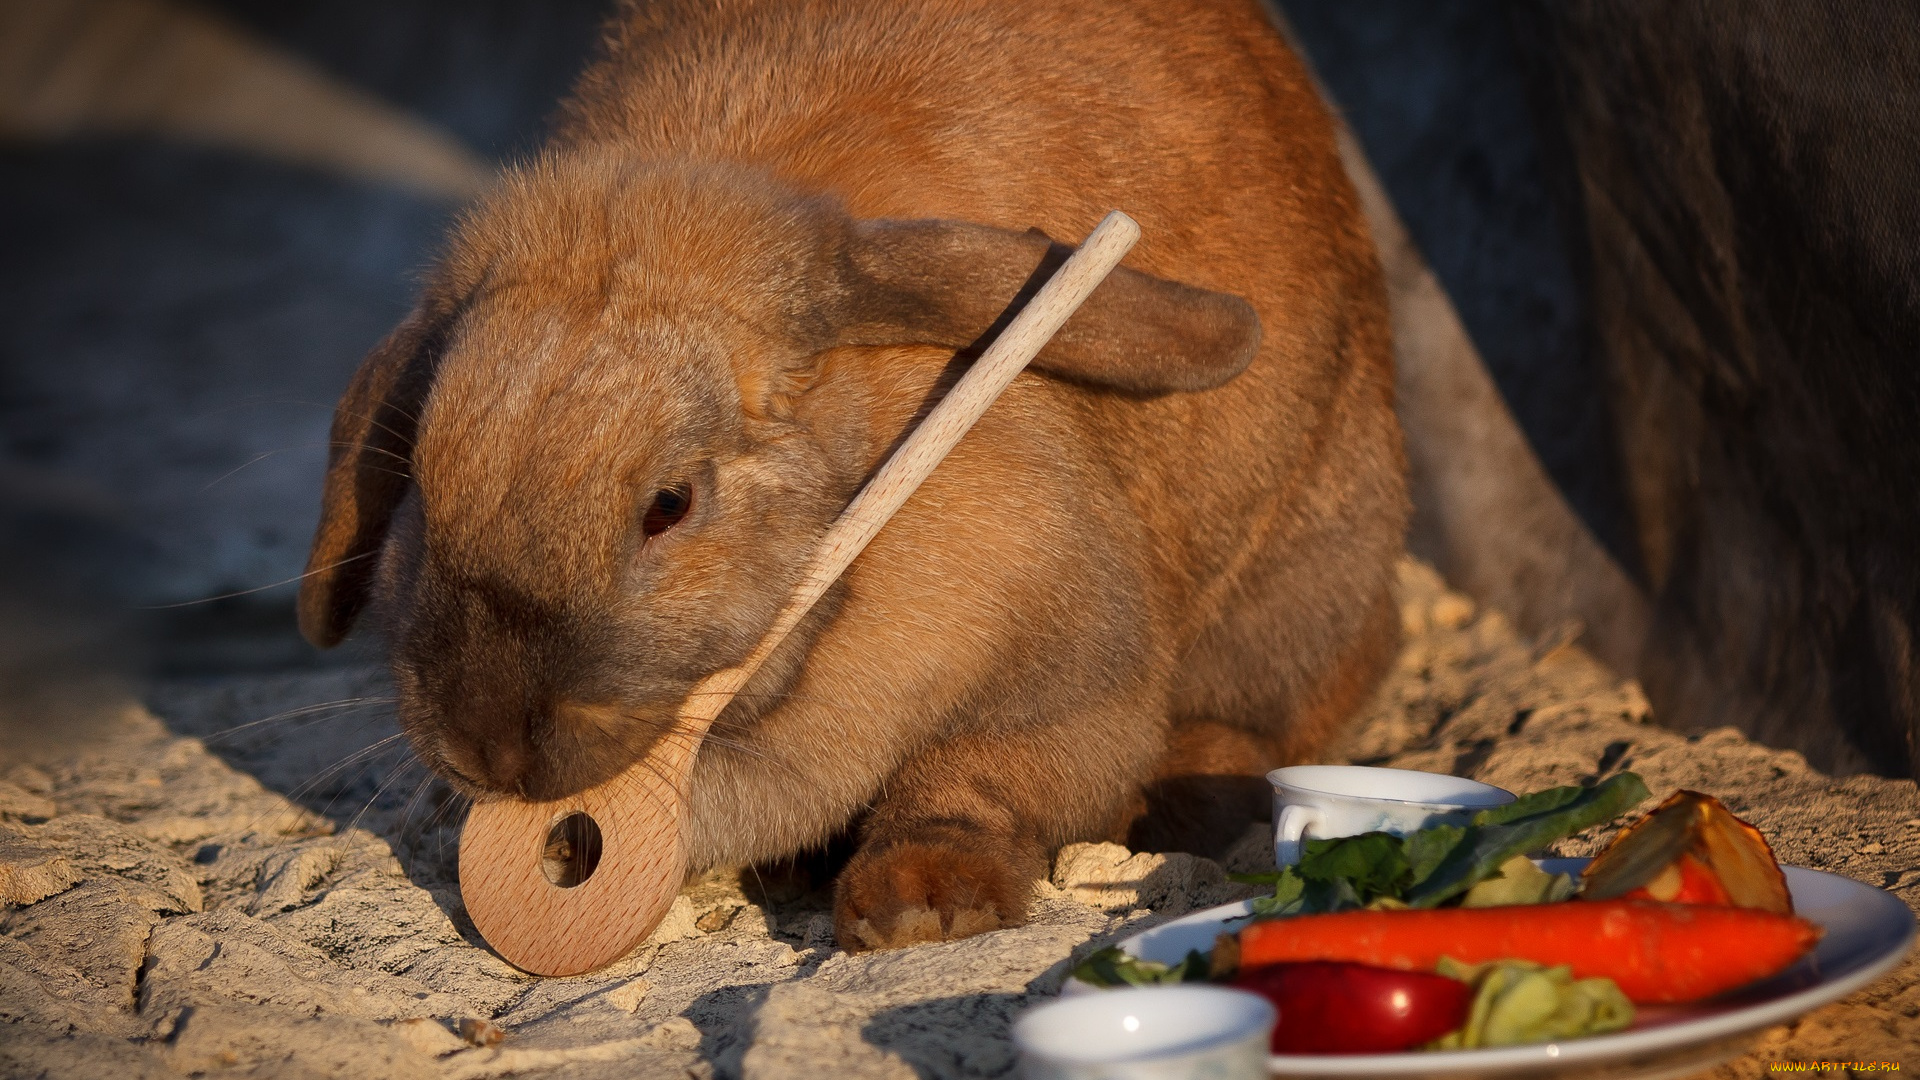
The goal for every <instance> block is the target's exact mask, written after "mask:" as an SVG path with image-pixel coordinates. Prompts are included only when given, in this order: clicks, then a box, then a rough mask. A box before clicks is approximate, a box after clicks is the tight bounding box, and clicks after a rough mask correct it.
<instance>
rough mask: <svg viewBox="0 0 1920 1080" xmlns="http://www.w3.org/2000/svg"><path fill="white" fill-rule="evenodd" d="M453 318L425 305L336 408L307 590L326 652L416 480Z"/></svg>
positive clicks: (364, 368) (361, 593) (353, 611)
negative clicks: (420, 440) (419, 441)
mask: <svg viewBox="0 0 1920 1080" xmlns="http://www.w3.org/2000/svg"><path fill="white" fill-rule="evenodd" d="M453 314H454V312H453V307H452V305H443V304H440V303H437V302H436V301H435V299H434V298H433V297H432V296H429V297H428V298H426V299H423V300H422V301H421V303H420V306H419V307H417V308H415V309H414V312H413V314H411V315H409V316H407V318H406V320H405V321H404V322H402V323H401V324H400V325H399V326H398V327H395V328H394V330H393V332H392V333H390V334H388V335H387V337H386V339H385V340H383V341H381V342H380V344H378V345H376V346H374V348H373V351H372V352H370V353H368V354H367V358H366V359H365V360H363V361H361V363H360V370H359V371H357V372H355V373H354V376H353V382H352V383H350V384H349V385H348V386H347V392H346V393H345V394H344V395H342V397H341V398H340V404H339V405H337V406H335V408H334V413H333V434H332V439H331V442H330V446H331V449H330V450H329V451H328V454H327V479H326V484H325V486H324V488H323V489H322V493H321V501H320V527H319V528H318V529H316V530H315V531H314V535H313V550H312V551H311V552H310V553H309V554H308V556H307V572H306V575H305V576H304V577H303V578H302V579H301V581H300V605H299V606H300V632H301V634H303V635H305V637H306V639H307V640H308V641H310V642H312V643H313V644H314V645H315V646H317V647H319V648H322V649H327V648H332V647H333V646H335V645H338V644H339V643H340V640H341V639H342V638H344V637H346V636H347V631H348V630H350V629H352V628H353V621H354V619H355V618H357V617H358V616H359V614H360V611H361V609H362V608H364V607H365V606H366V603H367V593H368V590H369V588H370V587H371V586H372V584H373V577H374V571H375V570H376V569H377V567H378V563H379V553H380V545H381V543H382V541H384V540H385V539H386V535H387V526H388V524H389V523H390V522H391V521H392V520H393V511H394V508H395V507H396V506H398V505H399V504H400V500H401V499H402V498H403V497H405V495H406V493H407V487H408V485H409V484H411V483H412V480H413V441H414V435H415V432H416V429H417V428H418V425H419V419H420V408H421V405H422V404H423V403H424V402H425V401H426V396H427V390H428V389H429V388H430V387H431V386H432V385H433V372H434V368H435V367H436V366H437V365H438V364H439V360H440V352H441V350H442V348H443V347H444V346H445V343H446V336H447V333H448V330H449V328H450V326H451V324H452V322H453Z"/></svg>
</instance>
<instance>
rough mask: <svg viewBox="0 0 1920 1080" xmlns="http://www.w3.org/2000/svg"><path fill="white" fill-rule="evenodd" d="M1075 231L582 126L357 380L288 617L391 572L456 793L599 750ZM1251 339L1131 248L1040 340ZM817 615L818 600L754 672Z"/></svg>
mask: <svg viewBox="0 0 1920 1080" xmlns="http://www.w3.org/2000/svg"><path fill="white" fill-rule="evenodd" d="M1065 253H1066V249H1064V248H1062V247H1060V246H1059V245H1055V244H1051V243H1050V241H1049V240H1048V239H1047V238H1046V237H1045V236H1043V235H1040V234H1039V233H1036V232H1019V231H1013V230H1007V229H1001V228H993V227H988V226H984V225H976V224H966V223H956V222H946V221H931V220H927V221H897V220H856V219H854V218H852V217H850V216H849V215H848V213H847V212H846V211H845V209H844V208H843V207H842V206H841V204H840V203H839V202H838V201H837V200H835V199H833V198H831V197H829V196H825V195H821V194H817V193H812V192H807V191H801V190H796V189H794V188H793V187H791V186H789V185H786V184H783V183H781V182H779V181H777V180H775V179H774V178H772V177H771V176H769V175H767V174H765V173H762V172H757V171H754V170H750V169H746V168H741V167H734V166H724V165H693V164H684V163H681V164H642V163H635V162H632V161H626V160H621V159H618V158H613V157H596V156H593V155H591V154H581V153H576V154H573V155H571V156H567V157H549V158H547V159H544V160H542V161H540V162H538V163H536V164H533V165H530V166H527V167H525V168H522V169H520V170H517V171H515V172H512V173H510V174H508V175H507V176H506V177H505V178H504V179H503V180H502V181H501V183H500V184H499V185H498V187H497V188H496V189H495V190H494V191H493V192H492V193H491V194H490V196H489V197H487V198H486V199H485V200H483V201H482V203H481V204H480V205H479V206H478V207H477V208H476V209H475V210H474V211H473V212H472V213H471V214H469V215H468V216H467V218H466V219H465V221H464V222H463V223H462V224H461V226H460V227H459V228H458V229H457V230H456V231H455V234H454V236H453V238H452V241H451V243H450V246H449V249H448V252H447V254H446V255H445V257H444V258H443V259H442V261H441V263H440V264H439V266H438V268H437V270H436V272H435V273H434V275H433V277H432V278H431V280H430V282H429V284H428V286H427V288H426V290H425V292H424V295H423V298H422V300H421V301H420V303H419V306H418V307H417V308H416V310H415V311H414V312H413V314H412V315H411V316H410V317H409V318H408V319H407V320H406V321H405V322H403V323H402V324H401V325H400V327H399V328H398V329H396V330H395V331H394V332H393V333H392V334H391V335H390V336H389V337H388V338H387V339H386V340H385V341H383V342H382V343H381V344H380V345H379V346H378V347H377V348H375V349H374V351H373V353H372V354H371V355H370V356H369V357H368V358H367V359H366V361H365V362H364V364H363V365H362V367H361V369H360V371H359V372H358V374H357V375H356V376H355V377H354V379H353V382H352V384H351V386H350V387H349V389H348V390H347V393H346V395H345V397H344V398H343V399H342V401H341V403H340V406H339V408H338V411H337V412H336V414H335V418H334V426H333V448H332V455H331V461H330V467H329V471H328V475H327V479H326V485H325V495H324V505H323V509H322V516H321V522H320V526H319V529H318V532H317V535H316V537H315V541H314V545H313V551H312V555H311V559H310V562H309V566H308V576H307V577H306V579H305V581H304V583H303V586H302V590H301V596H300V620H301V628H302V630H303V632H304V633H305V634H306V635H307V637H308V638H309V639H310V640H311V641H313V642H314V643H315V644H317V645H321V646H328V645H332V644H334V643H336V642H337V641H339V640H340V639H341V638H342V637H343V636H344V635H345V634H346V633H347V631H348V630H349V629H350V628H351V626H352V624H353V622H354V621H355V619H356V617H357V616H358V615H359V614H360V613H361V611H362V610H363V608H366V607H367V606H368V604H369V601H376V602H375V603H374V605H373V606H374V608H375V609H376V610H378V611H380V612H382V613H383V615H384V621H385V623H386V625H387V628H388V630H389V633H390V636H391V647H392V658H393V668H394V672H395V677H396V682H397V684H398V689H399V694H400V718H401V721H402V723H403V725H404V726H405V728H406V730H407V732H408V734H409V736H410V737H411V738H412V740H413V742H414V744H415V746H416V748H417V749H418V750H419V751H420V753H421V755H422V757H423V758H424V759H425V760H427V761H428V762H429V763H430V764H432V765H433V766H434V767H435V768H436V769H438V770H439V771H440V772H441V773H442V774H443V775H445V776H447V777H448V778H449V779H450V780H452V781H453V782H454V783H456V784H457V785H459V786H461V787H462V788H464V789H466V790H467V791H469V792H470V793H474V794H482V793H510V794H514V795H518V796H521V797H527V798H539V799H546V798H554V797H558V796H560V795H563V794H567V793H569V792H572V791H576V790H579V789H581V788H583V787H586V786H589V785H591V784H594V783H597V782H599V781H602V780H605V779H607V778H609V777H610V776H612V775H613V774H615V773H617V772H618V771H620V770H621V769H623V768H625V767H626V766H628V765H629V764H631V763H632V762H633V761H635V760H637V759H638V758H639V757H640V756H641V755H642V754H643V753H645V751H646V750H647V748H648V747H649V746H650V745H651V744H652V743H653V741H654V740H656V739H658V738H659V737H660V736H661V733H662V732H663V730H664V729H665V727H666V724H667V722H668V721H669V720H671V718H672V717H673V715H674V714H675V712H676V711H677V710H678V709H679V707H680V706H681V704H682V702H683V701H684V699H685V697H686V695H687V693H688V691H689V690H690V689H691V688H692V687H693V686H694V684H695V683H696V682H698V681H699V680H700V679H701V678H702V677H704V676H706V675H708V674H710V673H712V672H713V671H715V670H718V669H720V668H722V667H725V666H728V665H731V664H734V663H737V662H739V661H740V660H742V659H744V658H745V657H746V655H747V654H748V653H749V652H750V651H752V649H753V647H754V646H755V645H756V644H757V643H758V641H759V640H760V638H761V636H762V635H763V634H764V633H765V631H766V630H767V628H768V626H769V625H770V624H771V623H772V621H773V618H774V616H775V614H776V613H777V611H778V610H779V609H780V607H781V605H782V604H783V603H784V602H785V600H786V598H787V597H788V595H789V594H790V593H791V592H792V591H793V589H794V587H795V585H796V584H797V582H798V578H799V575H800V574H801V572H802V571H803V570H804V568H805V566H806V564H807V561H808V557H809V556H810V554H811V552H812V548H813V546H814V544H815V543H816V542H817V540H818V539H819V538H820V536H821V535H822V534H823V533H824V532H825V530H826V529H827V527H828V526H829V525H830V523H831V522H832V521H833V519H834V518H835V516H836V515H837V514H838V513H839V512H840V511H841V509H842V508H843V507H844V506H845V504H846V502H847V500H848V499H849V497H850V496H851V495H852V494H853V492H854V491H856V490H857V489H858V487H859V484H860V483H861V482H862V480H863V479H864V478H865V477H866V476H867V475H868V474H869V473H870V472H871V470H872V469H873V468H874V467H875V466H876V465H877V464H878V462H879V461H880V460H881V459H882V458H883V457H884V456H885V454H886V453H887V451H888V450H889V449H890V447H891V446H892V445H893V444H894V442H895V441H896V440H897V438H898V437H899V436H900V435H901V433H902V432H901V430H900V426H901V422H902V419H903V418H905V417H908V416H911V415H913V413H914V410H915V409H916V408H918V407H919V406H920V405H922V404H924V402H923V401H921V400H919V398H920V397H922V396H924V389H923V388H924V386H925V382H924V381H921V382H919V383H915V384H912V385H915V386H918V387H921V388H922V389H919V390H915V391H913V395H914V400H911V401H907V402H905V403H904V404H903V403H902V402H901V401H900V400H898V397H899V395H898V394H890V393H888V392H887V391H886V389H885V388H886V387H888V386H891V385H896V384H897V385H907V383H905V382H902V381H900V380H894V381H891V382H890V381H889V379H888V378H887V377H886V372H887V371H888V370H889V369H891V368H900V367H902V366H915V367H917V368H918V369H919V370H922V371H924V370H925V368H926V366H927V365H929V364H931V365H932V366H934V367H935V368H938V366H939V365H940V364H941V363H943V362H948V361H950V360H951V359H952V357H953V355H954V350H964V349H968V348H970V347H975V346H978V345H981V344H983V342H984V341H985V340H990V336H991V335H992V334H993V333H995V332H996V331H997V329H998V322H997V320H1000V319H1002V317H1003V316H1004V315H1005V314H1006V313H1007V310H1008V307H1009V304H1010V302H1011V301H1014V300H1015V299H1016V297H1017V296H1018V295H1019V294H1021V293H1022V292H1023V290H1027V291H1030V290H1031V289H1032V288H1035V287H1037V285H1038V283H1039V282H1040V281H1043V280H1044V278H1045V276H1046V274H1047V273H1048V272H1049V271H1050V269H1051V268H1052V267H1053V266H1054V265H1057V263H1058V261H1059V260H1060V259H1061V258H1063V257H1064V255H1065ZM1258 339H1259V325H1258V321H1257V319H1256V317H1255V315H1254V313H1253V310H1252V308H1251V307H1250V306H1249V305H1248V304H1246V303H1245V302H1244V301H1242V300H1240V299H1238V298H1236V297H1231V296H1226V295H1223V294H1220V293H1213V292H1207V291H1203V290H1199V289H1194V288H1190V287H1187V286H1184V285H1180V284H1176V283H1173V282H1168V281H1164V280H1161V279H1158V278H1153V277H1149V276H1147V275H1144V274H1140V273H1136V272H1133V271H1130V270H1126V269H1121V270H1118V271H1116V272H1115V274H1114V276H1113V277H1111V278H1109V280H1108V281H1107V282H1106V283H1105V284H1104V285H1102V286H1101V288H1100V289H1099V290H1098V291H1097V292H1096V293H1095V294H1094V297H1093V298H1092V299H1091V300H1090V301H1089V302H1088V303H1087V304H1086V305H1085V306H1084V307H1083V308H1082V309H1081V310H1080V312H1079V313H1077V314H1076V315H1075V316H1074V317H1073V319H1071V320H1070V321H1069V322H1068V324H1067V325H1066V327H1065V328H1064V329H1063V330H1062V331H1061V333H1060V334H1059V335H1058V336H1057V337H1056V338H1055V339H1054V342H1053V343H1052V344H1051V345H1050V346H1049V347H1048V348H1047V349H1046V350H1045V351H1043V352H1042V353H1041V354H1040V357H1039V358H1038V359H1037V360H1036V361H1035V364H1034V366H1035V367H1036V368H1037V369H1040V370H1041V371H1043V372H1046V373H1048V374H1049V375H1051V376H1053V377H1058V378H1063V379H1067V380H1072V381H1076V382H1080V383H1083V384H1087V385H1090V386H1093V387H1098V388H1101V389H1102V391H1103V392H1112V393H1118V394H1130V395H1151V394H1159V393H1167V392H1173V391H1182V390H1195V389H1202V388H1206V387H1210V386H1215V385H1218V384H1220V383H1222V382H1224V381H1226V380H1228V379H1230V378H1232V377H1233V376H1234V375H1235V374H1237V373H1238V372H1239V371H1240V370H1241V369H1242V368H1243V367H1245V365H1246V364H1247V363H1248V361H1249V360H1250V359H1251V358H1252V357H1253V355H1254V352H1255V349H1256V347H1257V344H1258ZM963 359H964V354H963ZM969 481H970V482H977V483H982V484H991V483H993V482H994V478H993V477H990V476H980V477H977V478H969ZM1005 527H1007V528H1018V527H1019V523H1018V522H1007V523H1006V524H1005ZM832 615H833V601H832V598H831V597H829V599H828V601H826V602H824V603H823V604H822V605H821V607H820V608H818V609H816V611H815V613H814V614H813V615H812V616H810V617H809V619H808V620H807V622H806V623H805V624H803V625H802V627H801V628H800V629H799V630H798V631H796V633H795V634H794V636H793V637H792V638H790V639H789V642H788V644H787V645H786V646H784V647H783V648H782V649H781V650H780V653H779V654H777V655H776V658H775V661H774V662H773V663H772V664H770V665H769V669H768V671H767V672H766V673H765V675H764V677H763V681H766V682H770V683H772V684H774V685H776V686H777V684H778V683H779V682H780V680H782V679H783V678H788V677H790V676H791V674H792V673H793V672H794V671H796V670H797V669H798V666H799V665H800V664H802V663H804V658H805V655H806V651H807V647H808V643H809V642H810V641H811V640H813V639H814V636H815V635H817V634H819V633H821V632H823V628H825V627H826V626H828V625H829V624H830V623H831V620H832ZM756 685H759V684H756ZM767 700H769V698H768V697H767V696H755V695H747V696H743V697H742V698H741V699H739V700H737V701H736V702H735V703H734V705H733V706H731V711H730V712H729V714H728V716H729V718H730V719H731V720H733V721H736V722H741V723H748V722H751V720H752V717H753V715H754V713H755V710H756V709H758V708H761V707H763V706H764V703H765V702H766V701H767Z"/></svg>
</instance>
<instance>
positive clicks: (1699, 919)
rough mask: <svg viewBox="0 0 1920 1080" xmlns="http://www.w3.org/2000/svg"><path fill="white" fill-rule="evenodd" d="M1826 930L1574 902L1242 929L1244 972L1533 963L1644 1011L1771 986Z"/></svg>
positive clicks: (1653, 905) (1707, 911)
mask: <svg viewBox="0 0 1920 1080" xmlns="http://www.w3.org/2000/svg"><path fill="white" fill-rule="evenodd" d="M1820 934H1821V930H1820V928H1819V927H1818V926H1815V925H1814V924H1812V923H1810V922H1808V921H1806V920H1805V919H1801V918H1797V917H1795V916H1792V915H1781V914H1776V913H1774V912H1771V911H1760V910H1758V909H1754V908H1732V907H1704V906H1700V905H1696V904H1663V903H1659V902H1656V901H1647V900H1574V901H1568V902H1566V903H1560V904H1524V905H1516V906H1513V907H1490V908H1433V909H1428V910H1408V911H1342V912H1336V913H1334V914H1331V915H1295V916H1293V917H1291V918H1285V919H1271V920H1268V921H1265V922H1257V923H1254V924H1252V925H1250V926H1248V927H1246V928H1245V929H1243V930H1241V931H1240V966H1241V967H1242V968H1254V967H1260V966H1263V965H1266V964H1279V963H1285V962H1288V961H1296V960H1348V961H1353V962H1356V963H1362V964H1374V965H1377V966H1380V967H1388V968H1398V969H1400V970H1402V971H1432V970H1433V969H1434V967H1435V965H1437V964H1438V963H1439V962H1440V958H1441V957H1442V956H1450V957H1452V958H1453V959H1455V960H1458V961H1460V962H1462V963H1466V964H1479V963H1485V962H1486V961H1488V960H1507V959H1516V960H1532V961H1534V962H1535V963H1539V964H1547V965H1551V966H1559V965H1561V964H1565V965H1567V966H1568V967H1571V968H1572V969H1573V976H1574V978H1576V979H1585V978H1591V977H1594V976H1601V977H1604V978H1608V979H1612V980H1613V981H1614V983H1615V985H1617V986H1619V987H1620V991H1621V992H1622V993H1624V994H1626V995H1627V998H1628V999H1629V1000H1631V1001H1635V1002H1639V1003H1642V1004H1652V1003H1666V1002H1678V1001H1694V1000H1696V999H1699V998H1703V997H1708V996H1710V995H1713V994H1717V993H1719V992H1720V991H1722V990H1731V989H1732V988H1734V987H1736V986H1740V985H1743V984H1745V983H1749V982H1752V981H1753V980H1755V979H1761V978H1765V977H1766V976H1768V975H1772V974H1773V973H1774V972H1777V971H1779V970H1781V969H1783V968H1785V967H1786V966H1787V965H1788V964H1791V963H1793V962H1794V961H1795V960H1797V959H1799V958H1800V957H1801V956H1802V955H1804V954H1805V953H1806V952H1807V950H1809V949H1811V948H1813V945H1814V943H1815V942H1816V941H1819V940H1820Z"/></svg>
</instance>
